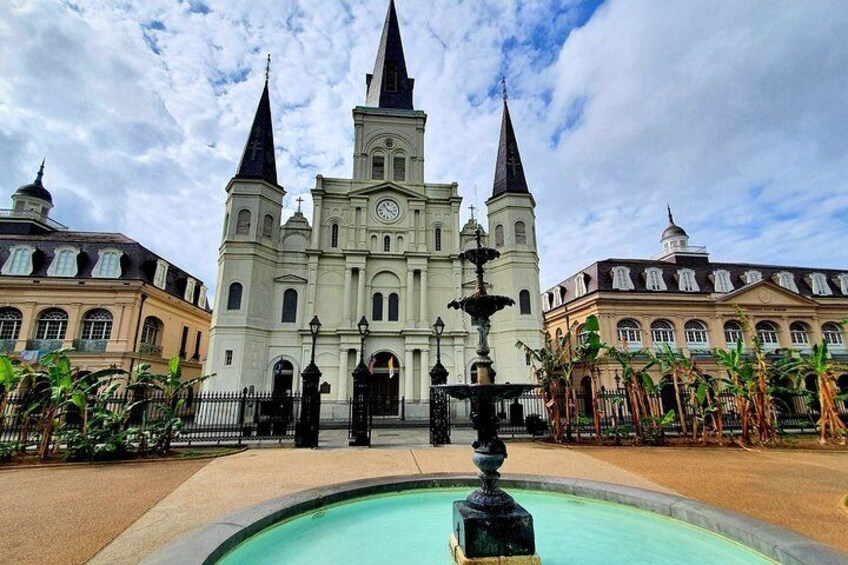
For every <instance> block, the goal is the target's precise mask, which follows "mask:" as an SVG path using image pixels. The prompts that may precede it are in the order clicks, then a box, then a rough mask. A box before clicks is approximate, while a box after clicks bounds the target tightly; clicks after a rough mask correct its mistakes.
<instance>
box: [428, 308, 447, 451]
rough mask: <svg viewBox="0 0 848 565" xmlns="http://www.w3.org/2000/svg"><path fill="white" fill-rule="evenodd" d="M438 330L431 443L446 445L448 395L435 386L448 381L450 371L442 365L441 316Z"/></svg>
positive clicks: (436, 326)
mask: <svg viewBox="0 0 848 565" xmlns="http://www.w3.org/2000/svg"><path fill="white" fill-rule="evenodd" d="M433 329H434V330H435V332H436V364H435V365H433V368H432V369H430V385H431V386H430V443H431V444H433V445H444V444H446V443H450V418H449V413H448V402H449V400H448V395H447V394H445V393H444V392H443V391H441V390H439V389H437V388H433V387H434V386H435V385H444V384H447V383H448V371H447V369H445V367H444V365H442V334H443V333H444V331H445V323H444V322H443V321H442V318H441V316H439V317H438V318H437V319H436V323H435V324H433Z"/></svg>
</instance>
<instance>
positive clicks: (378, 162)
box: [371, 153, 386, 180]
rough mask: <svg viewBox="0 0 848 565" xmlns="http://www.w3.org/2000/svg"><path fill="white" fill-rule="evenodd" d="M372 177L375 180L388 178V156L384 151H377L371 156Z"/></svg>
mask: <svg viewBox="0 0 848 565" xmlns="http://www.w3.org/2000/svg"><path fill="white" fill-rule="evenodd" d="M371 178H372V179H373V180H383V179H384V178H386V157H385V156H384V155H383V154H382V153H375V154H374V156H373V157H371Z"/></svg>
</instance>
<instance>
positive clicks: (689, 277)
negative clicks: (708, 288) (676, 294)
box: [677, 269, 701, 292]
mask: <svg viewBox="0 0 848 565" xmlns="http://www.w3.org/2000/svg"><path fill="white" fill-rule="evenodd" d="M677 288H678V290H680V291H681V292H700V290H701V288H700V287H699V286H698V281H697V280H695V271H693V270H692V269H677Z"/></svg>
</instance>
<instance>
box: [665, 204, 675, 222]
mask: <svg viewBox="0 0 848 565" xmlns="http://www.w3.org/2000/svg"><path fill="white" fill-rule="evenodd" d="M665 207H666V208H667V209H668V223H670V224H673V223H674V216H672V215H671V205H670V204H668V203H666V205H665Z"/></svg>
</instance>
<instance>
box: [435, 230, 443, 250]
mask: <svg viewBox="0 0 848 565" xmlns="http://www.w3.org/2000/svg"><path fill="white" fill-rule="evenodd" d="M435 237H436V251H441V250H442V228H436V234H435Z"/></svg>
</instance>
